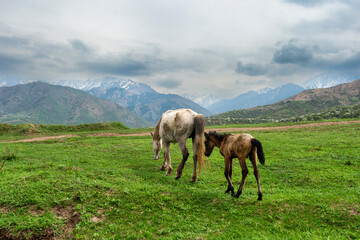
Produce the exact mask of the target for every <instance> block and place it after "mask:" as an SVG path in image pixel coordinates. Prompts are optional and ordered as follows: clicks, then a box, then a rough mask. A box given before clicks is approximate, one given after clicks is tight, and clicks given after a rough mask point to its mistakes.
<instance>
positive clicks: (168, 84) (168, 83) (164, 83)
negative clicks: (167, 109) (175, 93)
mask: <svg viewBox="0 0 360 240" xmlns="http://www.w3.org/2000/svg"><path fill="white" fill-rule="evenodd" d="M156 84H157V85H158V86H161V87H164V88H167V89H174V88H177V87H179V86H181V84H182V81H181V80H177V79H163V80H158V81H157V83H156Z"/></svg>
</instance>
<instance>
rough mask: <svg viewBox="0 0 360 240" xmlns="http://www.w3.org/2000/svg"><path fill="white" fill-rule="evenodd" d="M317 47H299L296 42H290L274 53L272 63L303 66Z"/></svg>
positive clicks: (310, 58)
mask: <svg viewBox="0 0 360 240" xmlns="http://www.w3.org/2000/svg"><path fill="white" fill-rule="evenodd" d="M317 48H318V47H317V46H313V47H310V46H307V45H301V44H299V42H298V41H297V40H290V41H289V42H288V43H287V44H285V45H283V46H282V47H281V49H279V50H277V51H275V53H274V55H273V61H274V62H275V63H280V64H287V63H291V64H305V63H309V62H310V61H311V60H312V58H313V54H314V50H316V49H317Z"/></svg>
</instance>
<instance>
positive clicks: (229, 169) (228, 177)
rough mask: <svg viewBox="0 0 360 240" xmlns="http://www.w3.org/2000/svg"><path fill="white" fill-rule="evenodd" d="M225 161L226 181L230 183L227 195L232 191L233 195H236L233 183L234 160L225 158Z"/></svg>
mask: <svg viewBox="0 0 360 240" xmlns="http://www.w3.org/2000/svg"><path fill="white" fill-rule="evenodd" d="M224 160H225V171H224V175H225V178H226V180H227V181H228V187H227V189H226V191H225V193H228V192H230V191H231V195H234V186H233V184H232V181H231V176H232V166H233V159H232V158H230V157H225V158H224Z"/></svg>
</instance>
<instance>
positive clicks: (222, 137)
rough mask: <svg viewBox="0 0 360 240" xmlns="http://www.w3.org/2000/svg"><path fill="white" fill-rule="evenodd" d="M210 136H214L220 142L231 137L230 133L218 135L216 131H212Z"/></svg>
mask: <svg viewBox="0 0 360 240" xmlns="http://www.w3.org/2000/svg"><path fill="white" fill-rule="evenodd" d="M208 134H209V136H213V137H215V138H216V139H219V140H223V139H224V138H226V137H228V136H230V135H231V134H230V133H217V132H216V131H210V132H209V133H208Z"/></svg>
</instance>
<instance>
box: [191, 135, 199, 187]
mask: <svg viewBox="0 0 360 240" xmlns="http://www.w3.org/2000/svg"><path fill="white" fill-rule="evenodd" d="M192 145H193V155H194V156H193V160H194V171H193V176H192V178H191V181H192V182H196V181H197V173H196V167H197V161H198V160H197V157H198V156H197V154H196V153H197V151H196V143H195V138H193V139H192Z"/></svg>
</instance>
